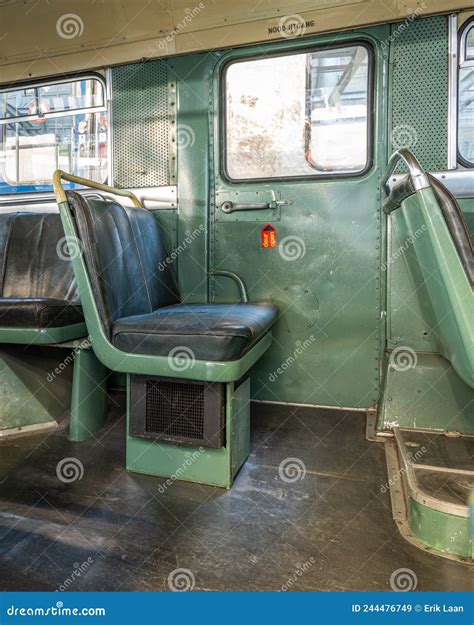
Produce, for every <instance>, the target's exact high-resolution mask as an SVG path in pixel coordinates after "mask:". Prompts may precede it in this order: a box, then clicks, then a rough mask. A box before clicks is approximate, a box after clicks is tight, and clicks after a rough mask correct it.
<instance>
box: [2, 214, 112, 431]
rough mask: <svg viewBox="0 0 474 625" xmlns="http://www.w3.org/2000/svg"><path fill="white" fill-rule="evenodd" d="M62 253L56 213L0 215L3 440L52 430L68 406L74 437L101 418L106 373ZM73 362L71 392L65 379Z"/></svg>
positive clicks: (98, 423) (63, 244) (63, 245)
mask: <svg viewBox="0 0 474 625" xmlns="http://www.w3.org/2000/svg"><path fill="white" fill-rule="evenodd" d="M66 248H67V242H66V241H65V240H64V233H63V230H62V226H61V221H60V218H59V215H58V214H54V213H47V212H18V211H16V212H7V213H2V214H1V215H0V345H1V347H0V361H1V364H0V367H1V375H2V384H1V391H0V437H7V436H14V435H18V434H21V433H27V432H36V431H39V430H43V429H47V428H50V427H54V426H55V425H56V423H57V420H58V419H59V417H60V416H61V415H62V413H63V412H64V411H65V410H67V409H68V408H69V407H70V408H71V428H70V437H71V439H72V440H83V439H84V438H87V437H88V436H91V435H92V434H94V433H95V432H96V431H97V429H98V428H99V427H100V426H101V425H102V424H103V423H104V421H105V415H106V410H105V400H106V392H105V369H104V368H103V367H102V365H100V363H98V361H96V360H95V358H94V356H93V353H92V352H91V350H90V342H89V341H88V340H87V339H86V338H85V337H86V334H87V329H86V324H85V321H84V317H83V314H82V309H81V307H80V302H79V296H78V293H77V288H76V284H75V280H74V274H73V269H72V266H71V264H70V261H69V258H68V256H67V249H66ZM46 347H54V348H61V349H62V351H61V352H58V353H56V350H51V349H44V348H46ZM66 350H67V351H66ZM63 354H64V356H63ZM70 364H73V367H74V369H73V381H72V388H68V383H67V380H66V379H65V378H67V376H66V375H63V372H64V370H65V369H66V366H67V365H70ZM92 375H93V376H94V379H96V380H100V379H101V380H102V387H101V389H100V392H99V386H100V385H99V386H96V387H94V389H91V388H90V386H89V380H90V377H91V376H92ZM87 398H89V399H87ZM92 398H93V401H91V400H92Z"/></svg>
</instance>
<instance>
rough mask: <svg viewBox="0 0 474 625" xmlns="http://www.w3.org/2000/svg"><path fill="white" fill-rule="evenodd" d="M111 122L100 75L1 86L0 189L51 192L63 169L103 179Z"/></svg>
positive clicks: (101, 180)
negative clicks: (108, 119) (53, 176)
mask: <svg viewBox="0 0 474 625" xmlns="http://www.w3.org/2000/svg"><path fill="white" fill-rule="evenodd" d="M107 126H108V123H107V109H106V98H105V86H104V82H103V80H102V79H101V78H99V77H87V78H83V79H76V80H69V81H65V80H61V81H56V82H50V83H41V84H37V85H31V86H30V85H28V86H25V87H23V88H21V89H19V88H15V89H8V90H3V91H0V133H1V135H0V136H1V148H0V194H2V193H3V194H5V193H15V192H28V191H50V190H51V178H52V175H53V172H54V170H55V169H58V168H59V169H64V170H65V171H67V172H69V173H72V174H76V175H78V176H83V177H85V178H92V179H93V180H97V181H99V182H104V181H105V179H106V178H107Z"/></svg>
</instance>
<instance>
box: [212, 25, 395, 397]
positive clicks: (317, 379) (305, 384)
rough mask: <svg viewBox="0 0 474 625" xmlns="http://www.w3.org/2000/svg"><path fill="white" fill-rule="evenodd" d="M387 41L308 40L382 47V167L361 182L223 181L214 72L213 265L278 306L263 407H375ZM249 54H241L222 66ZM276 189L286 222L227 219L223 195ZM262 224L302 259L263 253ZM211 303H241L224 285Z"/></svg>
mask: <svg viewBox="0 0 474 625" xmlns="http://www.w3.org/2000/svg"><path fill="white" fill-rule="evenodd" d="M388 35H389V28H388V27H377V28H373V29H367V30H365V31H359V32H355V33H351V34H343V35H340V34H338V35H327V36H325V37H318V38H315V39H314V40H312V41H310V40H305V42H304V44H305V45H318V44H321V45H328V44H331V43H336V42H337V43H339V42H341V41H344V42H348V41H354V40H359V39H360V38H364V39H366V40H367V41H368V42H369V43H370V44H372V45H373V46H374V51H375V54H374V70H375V71H374V74H375V75H374V82H375V85H374V86H375V107H374V109H375V133H376V135H375V141H374V148H373V149H374V154H373V158H374V167H373V168H372V169H371V170H370V171H369V172H368V173H367V174H365V175H363V176H358V177H354V178H351V177H347V176H339V177H338V176H335V177H333V178H331V179H326V180H324V179H307V180H299V181H295V180H294V179H291V178H289V179H288V180H275V181H272V182H271V183H269V182H266V183H261V182H260V183H259V182H253V181H249V182H242V183H230V182H228V181H227V180H225V179H224V177H223V176H222V175H221V173H220V163H219V159H220V145H221V142H222V135H221V128H220V126H219V122H218V119H219V114H220V112H221V109H220V106H221V99H220V98H219V97H218V96H219V74H218V72H217V71H216V72H215V83H214V91H215V94H216V97H215V107H216V108H215V112H214V120H215V123H214V125H213V132H214V135H215V138H214V139H213V140H212V143H213V146H214V155H213V156H214V159H215V163H214V168H213V171H214V176H213V182H214V185H215V192H214V194H211V206H210V210H211V218H212V219H213V222H214V229H213V236H212V238H211V245H212V248H211V259H212V263H213V267H215V268H216V269H227V270H230V271H235V272H236V273H238V274H239V275H240V276H241V277H242V278H243V280H244V282H245V283H246V285H247V288H248V291H249V298H250V300H251V301H266V300H267V301H268V300H269V301H273V302H275V303H276V304H277V305H278V306H279V309H280V317H279V319H278V321H277V323H276V324H275V326H274V328H273V336H274V343H273V345H272V347H271V348H270V349H269V350H268V352H267V353H266V354H265V355H264V356H263V358H262V359H261V360H260V361H259V362H258V363H257V364H256V366H255V367H254V368H253V369H252V372H251V379H252V397H253V398H255V399H260V400H266V401H280V402H295V403H303V404H319V405H330V406H353V407H368V406H371V405H374V404H375V403H376V402H377V399H378V396H379V382H380V378H379V376H380V361H379V358H380V353H381V341H382V338H381V333H382V331H383V328H382V326H383V319H382V317H381V314H380V311H381V307H382V303H381V299H382V295H381V287H380V273H379V272H380V262H381V261H380V250H381V247H382V244H381V224H380V214H381V211H380V175H381V169H383V167H384V165H385V163H384V160H385V155H386V144H385V141H384V133H383V130H382V129H385V128H386V125H387V118H386V109H385V105H386V97H383V94H384V91H383V89H384V82H383V78H384V75H385V74H384V71H386V69H387V66H385V67H384V62H385V55H384V51H383V50H382V48H381V42H382V41H384V40H386V39H387V37H388ZM299 45H300V46H301V45H302V44H301V43H300V44H299ZM296 46H298V43H297V42H296V43H295V42H290V43H288V42H286V43H285V45H282V44H280V45H279V46H278V47H277V46H275V45H273V46H272V45H262V46H259V47H258V48H254V49H253V51H254V53H255V54H256V55H258V54H263V55H265V54H269V53H271V52H272V51H274V50H276V49H277V50H279V51H282V52H283V51H284V49H285V47H286V48H287V49H288V50H291V49H292V48H293V49H294V48H295V47H296ZM249 52H251V51H249V50H242V51H234V52H232V53H229V54H227V55H226V58H225V59H223V60H222V62H224V61H225V60H230V58H239V57H241V56H243V55H247V54H249ZM379 168H380V169H379ZM269 189H271V190H272V191H274V192H275V193H276V194H277V193H278V194H279V197H281V198H282V199H284V200H289V201H290V202H291V203H290V204H289V205H286V206H283V207H281V211H279V213H278V215H273V214H271V215H265V212H264V211H260V212H253V213H251V214H248V215H247V216H246V219H245V220H243V219H241V216H240V215H239V216H235V217H234V215H231V216H230V217H232V218H228V219H227V218H226V219H225V218H224V216H223V213H222V211H220V208H219V207H220V204H221V203H222V198H223V197H224V198H230V199H233V200H234V201H237V198H240V197H241V194H243V193H247V194H251V193H252V192H254V193H256V192H257V191H258V192H259V193H262V192H266V191H268V190H269ZM237 194H238V195H237ZM234 196H235V197H234ZM270 213H272V211H270ZM262 220H265V221H266V220H268V221H271V222H272V223H274V225H275V227H276V230H277V241H278V244H279V245H280V244H281V243H282V242H283V245H285V241H286V242H288V243H287V244H288V245H289V247H290V252H291V251H292V248H291V244H292V243H291V242H293V244H294V245H293V248H294V249H293V252H294V253H295V258H293V257H290V258H289V256H290V255H289V254H288V255H287V254H286V253H285V249H286V248H281V247H277V248H274V249H263V248H262V245H261V240H260V237H261V234H260V231H261V229H262V225H264V224H263V222H262ZM212 295H213V297H214V299H215V301H229V300H231V299H232V298H235V296H236V290H235V287H234V286H233V285H230V284H227V282H224V280H221V279H219V280H218V281H216V285H215V288H214V289H213V293H212Z"/></svg>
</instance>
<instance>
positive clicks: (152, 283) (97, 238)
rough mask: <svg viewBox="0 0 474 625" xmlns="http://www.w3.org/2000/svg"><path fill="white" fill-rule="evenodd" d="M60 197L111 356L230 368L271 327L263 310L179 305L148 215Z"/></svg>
mask: <svg viewBox="0 0 474 625" xmlns="http://www.w3.org/2000/svg"><path fill="white" fill-rule="evenodd" d="M67 197H68V201H69V205H70V207H71V209H72V212H73V214H74V218H75V222H76V226H77V230H78V234H79V237H80V239H81V242H82V246H83V250H84V260H85V262H86V265H87V269H88V272H89V275H90V279H91V286H92V289H93V292H94V297H95V301H96V302H97V307H98V311H99V314H100V317H101V321H102V324H103V327H104V330H105V332H106V333H107V335H108V336H109V337H110V341H111V343H112V344H113V345H115V347H117V348H118V349H120V350H122V351H124V352H128V353H134V354H146V355H153V356H168V355H169V354H170V352H171V350H173V349H175V348H177V350H178V351H179V348H186V349H187V350H190V351H191V353H190V354H189V356H190V357H192V358H195V359H197V360H210V361H214V362H218V361H225V360H237V359H238V358H240V357H241V356H242V355H243V354H244V353H245V352H246V351H248V350H249V349H250V348H251V347H252V346H253V345H254V344H255V343H256V342H257V341H258V340H259V339H260V338H261V337H262V336H263V334H264V333H265V332H266V331H267V330H268V329H269V328H270V326H271V325H272V323H273V322H274V321H275V319H276V317H277V314H278V308H277V307H276V306H275V305H273V304H271V303H258V304H189V305H186V304H183V303H182V302H180V298H179V292H178V288H177V284H176V280H175V276H174V271H173V264H172V262H171V261H172V257H170V256H169V255H168V251H167V248H166V245H165V241H164V236H163V232H162V230H161V228H160V225H159V223H158V221H157V219H156V217H155V216H154V215H153V213H151V212H150V211H148V210H146V209H144V208H128V207H124V206H122V205H121V204H119V203H118V202H116V201H113V200H109V199H107V198H102V197H100V196H99V197H97V196H84V195H80V194H78V193H76V192H74V191H68V193H67ZM183 270H184V271H185V270H186V267H185V266H184V267H183Z"/></svg>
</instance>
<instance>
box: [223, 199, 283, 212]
mask: <svg viewBox="0 0 474 625" xmlns="http://www.w3.org/2000/svg"><path fill="white" fill-rule="evenodd" d="M288 204H290V202H289V201H288V200H273V201H272V202H261V203H258V202H256V203H250V202H249V203H248V204H237V203H235V202H231V201H230V200H227V201H225V202H222V204H221V211H222V212H223V213H234V212H235V211H260V210H267V209H273V208H278V206H286V205H288Z"/></svg>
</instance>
